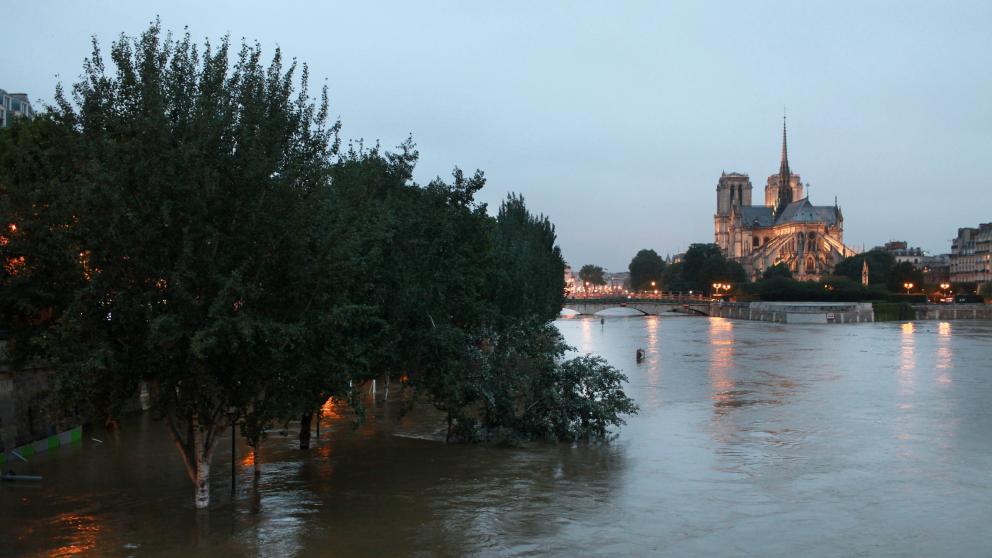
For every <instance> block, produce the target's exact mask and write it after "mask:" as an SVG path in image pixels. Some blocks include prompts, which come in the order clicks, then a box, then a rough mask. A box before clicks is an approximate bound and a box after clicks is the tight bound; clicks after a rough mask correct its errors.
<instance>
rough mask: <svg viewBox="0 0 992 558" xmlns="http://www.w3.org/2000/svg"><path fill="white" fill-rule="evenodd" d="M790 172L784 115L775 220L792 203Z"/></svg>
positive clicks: (783, 118)
mask: <svg viewBox="0 0 992 558" xmlns="http://www.w3.org/2000/svg"><path fill="white" fill-rule="evenodd" d="M792 201H793V200H792V171H791V170H789V145H788V139H787V136H786V129H785V115H784V114H783V115H782V163H781V164H780V165H779V167H778V199H776V200H775V208H774V213H775V218H776V219H777V218H778V216H779V214H780V213H781V212H782V210H783V209H785V206H787V205H789V204H790V203H792Z"/></svg>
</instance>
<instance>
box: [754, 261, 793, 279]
mask: <svg viewBox="0 0 992 558" xmlns="http://www.w3.org/2000/svg"><path fill="white" fill-rule="evenodd" d="M773 277H782V278H785V279H792V270H790V269H789V266H788V265H786V264H784V263H777V264H775V265H773V266H769V267H768V269H766V270H765V272H764V273H763V274H762V275H761V278H762V279H771V278H773Z"/></svg>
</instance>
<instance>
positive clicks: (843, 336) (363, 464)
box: [0, 316, 992, 558]
mask: <svg viewBox="0 0 992 558" xmlns="http://www.w3.org/2000/svg"><path fill="white" fill-rule="evenodd" d="M557 323H558V327H559V328H560V329H561V331H562V332H563V334H564V335H565V337H566V339H567V340H568V341H569V342H570V343H571V344H572V345H575V346H576V347H577V348H578V350H579V351H580V352H583V353H585V352H592V353H597V354H600V355H603V356H604V357H606V358H607V359H608V360H609V361H610V362H611V363H613V364H614V365H616V366H619V367H621V368H623V369H624V370H625V371H626V373H627V374H628V376H629V377H630V385H629V387H628V393H629V394H630V395H631V396H632V397H634V398H635V399H636V401H637V403H638V404H639V405H640V407H641V413H640V414H639V415H637V416H635V417H630V419H629V421H628V425H627V426H626V427H624V428H623V429H622V430H620V432H619V436H618V437H617V438H616V439H615V440H614V441H613V442H611V443H608V444H592V445H586V444H578V445H545V444H538V445H535V446H532V447H527V448H502V447H487V446H464V445H445V444H443V443H439V442H437V441H435V440H433V439H432V436H431V434H432V432H433V431H434V430H436V429H437V428H439V427H440V425H438V424H436V423H435V422H433V420H430V419H427V418H425V417H428V416H430V415H429V414H428V413H423V414H419V415H416V416H413V417H406V418H404V419H402V420H400V421H399V422H397V418H396V417H397V413H398V408H396V407H395V406H394V404H393V403H386V402H382V401H377V402H375V403H373V402H371V401H370V402H369V420H368V421H367V422H366V423H365V424H364V425H363V426H361V427H360V428H358V429H357V430H356V429H353V428H352V426H351V421H350V418H349V416H348V414H347V412H346V411H342V410H341V409H328V413H327V416H325V417H324V418H323V421H322V426H321V436H320V439H319V440H317V441H316V442H315V448H314V449H311V450H310V451H309V452H300V451H299V450H297V449H295V446H296V438H295V432H291V433H290V435H289V436H288V437H283V436H282V435H280V433H279V432H278V431H274V432H272V433H271V434H270V436H269V438H268V439H267V441H266V442H265V445H264V451H263V454H262V457H261V458H260V461H261V465H262V467H261V468H262V476H261V479H260V480H259V481H257V482H255V481H254V480H253V474H252V468H253V467H252V462H251V456H250V454H249V453H247V452H246V450H245V448H244V446H243V445H241V444H240V443H239V445H238V448H237V455H236V466H237V477H236V479H235V480H236V490H235V492H234V494H233V496H232V492H231V482H230V481H231V476H230V460H231V454H230V449H229V448H230V439H229V438H227V439H224V440H221V442H220V444H219V448H218V450H217V453H216V455H215V458H214V462H213V477H212V481H213V487H212V495H211V497H212V503H211V508H210V510H209V511H207V512H197V511H195V510H194V509H193V507H192V488H191V485H190V483H189V480H188V479H187V478H186V476H185V472H184V470H183V466H182V464H181V461H180V459H179V456H178V454H177V451H176V449H175V448H174V447H173V446H172V445H171V443H170V442H169V439H168V436H167V435H166V432H165V429H164V428H163V427H162V425H161V423H159V422H156V421H154V420H151V419H150V418H148V417H136V418H134V419H131V420H127V421H125V422H124V424H123V429H122V430H121V431H120V432H119V433H116V434H108V433H104V432H101V431H98V430H89V431H87V432H86V435H85V436H84V443H83V444H81V445H79V446H76V447H72V448H63V449H60V450H58V451H54V452H49V453H46V454H38V455H37V456H36V457H35V458H33V459H32V460H31V462H30V463H8V465H7V466H8V467H12V468H14V469H16V470H17V472H18V473H21V474H34V475H42V476H43V477H44V481H43V482H41V483H36V484H30V485H29V484H23V485H21V484H17V485H14V484H11V483H2V484H0V555H2V556H21V555H26V556H33V555H69V554H83V555H96V556H243V555H247V556H461V555H482V556H488V555H497V556H502V555H506V556H543V555H556V556H594V555H602V556H646V555H651V556H783V557H785V556H790V557H791V556H803V557H805V558H809V557H819V556H962V557H965V556H967V557H972V556H992V527H990V526H992V405H990V400H992V324H990V323H988V322H964V321H962V322H915V323H878V324H861V325H850V326H837V325H810V326H799V325H791V326H786V325H780V324H768V323H761V322H744V321H741V322H737V321H728V320H723V319H719V318H690V317H662V318H658V317H613V316H610V317H607V318H606V319H605V324H600V318H599V317H595V318H573V319H563V320H559V321H558V322H557ZM637 348H644V349H645V350H646V352H647V358H646V359H645V361H644V362H642V363H641V364H635V362H634V353H635V351H636V349H637ZM378 395H379V399H381V396H382V391H381V390H380V391H379V394H378ZM94 438H96V439H98V440H101V442H102V443H101V442H97V441H95V440H94Z"/></svg>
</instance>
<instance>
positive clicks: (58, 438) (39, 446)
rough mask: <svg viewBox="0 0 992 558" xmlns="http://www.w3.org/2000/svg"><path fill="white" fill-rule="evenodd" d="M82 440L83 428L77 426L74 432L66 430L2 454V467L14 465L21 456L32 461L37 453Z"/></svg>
mask: <svg viewBox="0 0 992 558" xmlns="http://www.w3.org/2000/svg"><path fill="white" fill-rule="evenodd" d="M82 439H83V427H82V426H77V427H75V428H73V429H72V430H66V431H65V432H60V433H58V434H55V435H54V436H49V437H47V438H42V439H41V440H35V441H34V442H31V443H30V444H25V445H23V446H21V447H19V448H14V449H12V450H10V451H7V452H4V453H0V467H3V466H4V465H6V464H7V462H11V463H13V462H14V460H17V459H18V457H17V456H20V457H21V458H23V459H25V460H27V459H31V458H32V457H34V455H35V454H36V453H40V452H43V451H48V450H53V449H57V448H60V447H62V446H67V445H69V444H78V443H79V442H80V441H82Z"/></svg>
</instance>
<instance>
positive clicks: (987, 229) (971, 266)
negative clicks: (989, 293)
mask: <svg viewBox="0 0 992 558" xmlns="http://www.w3.org/2000/svg"><path fill="white" fill-rule="evenodd" d="M990 259H992V223H982V224H980V225H978V228H974V227H964V228H960V229H958V236H957V238H955V239H954V240H952V241H951V282H952V283H968V284H974V285H976V286H977V285H980V284H983V283H988V282H990V281H992V261H990Z"/></svg>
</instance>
